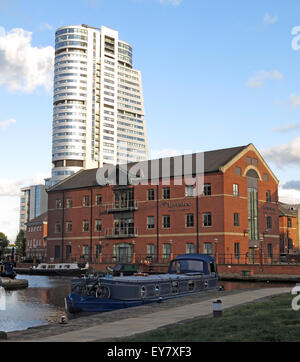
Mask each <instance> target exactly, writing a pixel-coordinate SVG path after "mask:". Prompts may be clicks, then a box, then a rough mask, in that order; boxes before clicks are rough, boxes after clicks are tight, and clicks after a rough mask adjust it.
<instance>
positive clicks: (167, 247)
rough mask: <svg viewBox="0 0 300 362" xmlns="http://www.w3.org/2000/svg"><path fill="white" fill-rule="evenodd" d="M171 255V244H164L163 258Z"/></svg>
mask: <svg viewBox="0 0 300 362" xmlns="http://www.w3.org/2000/svg"><path fill="white" fill-rule="evenodd" d="M170 256H171V244H163V258H164V259H170Z"/></svg>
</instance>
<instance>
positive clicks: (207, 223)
mask: <svg viewBox="0 0 300 362" xmlns="http://www.w3.org/2000/svg"><path fill="white" fill-rule="evenodd" d="M203 226H212V219H211V212H205V213H204V214H203Z"/></svg>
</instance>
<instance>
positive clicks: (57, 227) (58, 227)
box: [55, 222, 61, 233]
mask: <svg viewBox="0 0 300 362" xmlns="http://www.w3.org/2000/svg"><path fill="white" fill-rule="evenodd" d="M55 232H56V233H60V232H61V227H60V222H57V223H56V224H55Z"/></svg>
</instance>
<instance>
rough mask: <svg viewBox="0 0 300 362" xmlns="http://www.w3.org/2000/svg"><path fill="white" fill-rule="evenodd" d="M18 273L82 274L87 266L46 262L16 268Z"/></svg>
mask: <svg viewBox="0 0 300 362" xmlns="http://www.w3.org/2000/svg"><path fill="white" fill-rule="evenodd" d="M16 270H17V272H18V273H19V274H29V275H49V276H51V275H53V276H55V275H59V276H82V275H84V274H85V273H86V272H87V270H88V268H87V267H86V265H85V264H82V265H81V264H77V263H61V264H47V263H41V264H39V265H38V266H37V267H32V268H26V269H25V268H24V269H23V268H17V269H16Z"/></svg>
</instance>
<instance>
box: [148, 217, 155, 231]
mask: <svg viewBox="0 0 300 362" xmlns="http://www.w3.org/2000/svg"><path fill="white" fill-rule="evenodd" d="M154 227H155V224H154V216H147V229H154Z"/></svg>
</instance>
